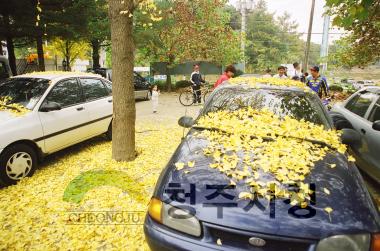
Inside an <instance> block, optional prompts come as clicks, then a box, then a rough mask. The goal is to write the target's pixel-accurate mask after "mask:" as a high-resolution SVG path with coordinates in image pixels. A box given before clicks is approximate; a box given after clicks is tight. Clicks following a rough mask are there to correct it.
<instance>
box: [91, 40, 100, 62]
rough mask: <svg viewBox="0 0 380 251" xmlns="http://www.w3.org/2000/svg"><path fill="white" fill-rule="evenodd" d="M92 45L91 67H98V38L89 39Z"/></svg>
mask: <svg viewBox="0 0 380 251" xmlns="http://www.w3.org/2000/svg"><path fill="white" fill-rule="evenodd" d="M91 46H92V68H100V62H99V60H100V56H99V49H100V43H99V41H98V40H96V39H95V40H92V41H91Z"/></svg>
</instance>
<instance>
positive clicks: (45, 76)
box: [12, 71, 103, 80]
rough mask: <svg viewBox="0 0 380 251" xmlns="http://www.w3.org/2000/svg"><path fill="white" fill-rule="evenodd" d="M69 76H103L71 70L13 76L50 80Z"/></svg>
mask: <svg viewBox="0 0 380 251" xmlns="http://www.w3.org/2000/svg"><path fill="white" fill-rule="evenodd" d="M69 77H97V78H103V77H102V76H101V75H99V74H94V73H88V72H70V71H46V72H32V73H27V74H22V75H18V76H14V77H12V78H42V79H48V80H55V79H61V78H69Z"/></svg>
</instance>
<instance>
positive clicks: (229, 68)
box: [214, 65, 236, 89]
mask: <svg viewBox="0 0 380 251" xmlns="http://www.w3.org/2000/svg"><path fill="white" fill-rule="evenodd" d="M235 73H236V69H235V67H234V66H233V65H229V66H227V67H226V69H225V70H224V73H223V74H222V75H221V76H220V77H219V79H218V80H217V81H216V82H215V84H214V89H215V88H216V87H218V85H220V84H221V83H223V82H224V81H226V80H229V79H230V78H232V77H233V76H234V75H235Z"/></svg>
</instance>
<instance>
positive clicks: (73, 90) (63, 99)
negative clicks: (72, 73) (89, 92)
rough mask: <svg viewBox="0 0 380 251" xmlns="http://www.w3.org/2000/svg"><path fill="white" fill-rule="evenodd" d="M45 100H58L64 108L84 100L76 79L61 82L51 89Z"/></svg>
mask: <svg viewBox="0 0 380 251" xmlns="http://www.w3.org/2000/svg"><path fill="white" fill-rule="evenodd" d="M45 101H48V102H56V103H58V104H60V106H61V107H62V108H65V107H68V106H73V105H76V104H79V103H82V102H83V99H82V96H81V92H80V87H79V85H78V82H77V80H76V79H74V78H73V79H66V80H63V81H61V82H59V83H58V84H57V85H56V86H54V87H53V89H52V90H51V91H50V93H49V94H48V96H47V97H46V99H45Z"/></svg>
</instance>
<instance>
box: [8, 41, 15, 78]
mask: <svg viewBox="0 0 380 251" xmlns="http://www.w3.org/2000/svg"><path fill="white" fill-rule="evenodd" d="M7 50H8V61H9V67H11V71H12V74H13V76H16V75H17V65H16V56H15V48H14V45H13V39H12V37H10V36H8V37H7Z"/></svg>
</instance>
